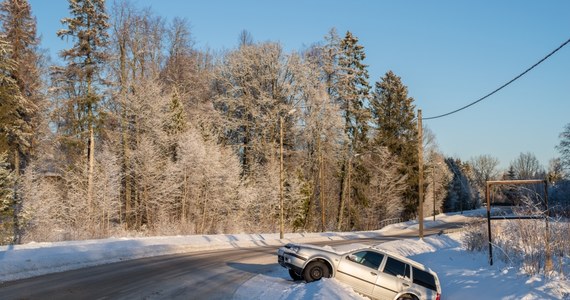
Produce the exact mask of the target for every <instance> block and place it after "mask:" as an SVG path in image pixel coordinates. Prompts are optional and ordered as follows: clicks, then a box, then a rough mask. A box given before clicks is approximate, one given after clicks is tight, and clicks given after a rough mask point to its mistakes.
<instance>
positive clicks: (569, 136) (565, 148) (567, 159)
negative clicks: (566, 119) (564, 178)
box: [556, 123, 570, 174]
mask: <svg viewBox="0 0 570 300" xmlns="http://www.w3.org/2000/svg"><path fill="white" fill-rule="evenodd" d="M556 150H558V152H560V162H561V163H562V166H563V167H564V168H565V169H566V171H567V172H568V174H570V123H568V124H566V126H564V130H563V131H562V132H561V133H560V144H558V145H557V146H556Z"/></svg>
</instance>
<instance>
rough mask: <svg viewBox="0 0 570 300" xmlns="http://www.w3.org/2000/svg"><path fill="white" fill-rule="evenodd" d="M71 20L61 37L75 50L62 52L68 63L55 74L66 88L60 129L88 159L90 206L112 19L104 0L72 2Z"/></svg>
mask: <svg viewBox="0 0 570 300" xmlns="http://www.w3.org/2000/svg"><path fill="white" fill-rule="evenodd" d="M69 11H70V14H71V17H66V18H63V19H62V20H61V22H62V24H64V25H66V27H67V28H64V29H61V30H59V31H58V32H57V35H58V36H59V37H61V38H70V39H72V41H73V43H74V44H73V46H72V47H71V48H69V49H66V50H63V51H62V52H61V54H60V55H61V57H62V58H63V59H64V60H65V61H66V62H67V65H66V67H65V68H59V69H57V71H56V72H55V74H56V77H55V78H56V79H57V80H58V81H63V85H64V87H65V88H66V96H67V97H66V98H67V99H66V103H65V104H64V107H63V112H62V113H64V114H65V119H64V120H65V122H64V123H63V124H61V125H63V126H61V127H60V128H59V129H60V130H61V131H62V133H63V134H64V135H65V136H66V137H67V138H68V139H69V140H70V141H71V143H72V144H71V145H70V146H71V148H76V151H79V153H81V154H84V155H83V157H87V170H88V171H87V177H88V179H87V181H88V183H87V187H86V188H87V195H86V200H87V203H88V206H90V205H91V204H92V203H93V201H94V199H93V185H94V183H93V176H94V168H95V149H96V146H95V139H96V130H97V127H99V126H100V125H101V121H102V114H101V110H100V108H101V102H102V99H103V96H102V94H101V90H100V89H101V85H102V83H103V81H102V67H103V65H104V64H105V63H106V62H107V60H108V55H107V46H108V37H109V36H108V32H107V29H108V28H109V23H108V18H109V17H108V16H107V13H106V11H105V1H104V0H70V1H69Z"/></svg>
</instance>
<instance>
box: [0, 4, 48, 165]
mask: <svg viewBox="0 0 570 300" xmlns="http://www.w3.org/2000/svg"><path fill="white" fill-rule="evenodd" d="M0 22H2V34H3V35H4V37H5V39H6V42H7V43H8V44H9V46H10V49H11V51H10V52H9V53H8V57H9V58H10V59H11V61H12V62H13V66H12V67H11V68H10V69H9V70H4V71H8V72H7V73H6V74H7V75H8V76H9V77H10V78H11V79H12V80H13V81H14V82H15V84H16V85H17V87H18V90H19V91H18V99H19V103H18V105H17V106H14V113H15V116H17V118H18V120H15V121H16V122H17V123H18V124H17V125H16V127H18V131H19V132H18V133H17V136H12V137H11V138H10V144H11V148H12V149H10V150H11V151H13V153H14V155H13V158H12V160H11V163H12V165H13V168H14V170H15V173H16V175H18V174H19V173H20V168H21V167H25V166H26V165H27V163H28V161H29V159H30V156H31V155H32V152H33V151H32V150H33V145H34V133H36V135H37V132H38V127H39V124H40V111H39V105H38V104H39V101H40V100H41V98H40V95H39V89H40V86H41V81H40V72H39V61H40V55H39V54H38V51H37V45H38V43H39V39H38V38H37V36H36V20H35V18H34V17H32V14H31V7H30V4H29V3H28V1H27V0H6V1H4V2H2V3H1V4H0ZM14 125H15V124H14Z"/></svg>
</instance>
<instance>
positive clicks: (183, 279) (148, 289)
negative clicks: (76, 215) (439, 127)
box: [0, 223, 462, 299]
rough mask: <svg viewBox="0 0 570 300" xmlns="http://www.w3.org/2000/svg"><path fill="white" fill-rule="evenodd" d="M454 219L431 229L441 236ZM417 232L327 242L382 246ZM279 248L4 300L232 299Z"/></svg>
mask: <svg viewBox="0 0 570 300" xmlns="http://www.w3.org/2000/svg"><path fill="white" fill-rule="evenodd" d="M461 225H462V224H455V223H450V224H446V225H445V226H442V227H438V228H433V229H429V230H426V235H427V234H436V233H438V232H440V231H441V230H442V229H449V228H455V227H459V226H461ZM414 236H415V235H412V234H409V235H397V236H396V235H395V236H379V237H378V238H373V239H359V240H344V241H327V242H321V243H314V244H321V245H325V244H327V245H340V244H350V243H354V242H358V243H365V244H366V243H369V244H379V243H382V242H386V241H390V240H394V239H402V238H411V237H414ZM276 251H277V247H257V248H244V249H231V250H220V251H208V252H199V253H190V254H177V255H166V256H158V257H151V258H144V259H137V260H131V261H125V262H119V263H113V264H107V265H101V266H96V267H90V268H84V269H79V270H74V271H68V272H62V273H55V274H49V275H44V276H39V277H34V278H29V279H23V280H18V281H12V282H6V283H2V284H0V299H231V297H232V295H233V294H234V293H235V291H236V290H237V289H238V288H239V287H240V286H241V285H242V284H243V283H244V282H246V281H247V280H249V279H250V278H252V277H253V276H256V275H258V274H263V273H266V272H268V271H270V270H271V269H274V268H275V267H276V265H277V258H276V255H275V253H276Z"/></svg>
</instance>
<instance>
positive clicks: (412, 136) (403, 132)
mask: <svg viewBox="0 0 570 300" xmlns="http://www.w3.org/2000/svg"><path fill="white" fill-rule="evenodd" d="M413 102H414V98H412V97H408V88H407V87H406V86H405V85H403V84H402V81H401V79H400V77H398V76H396V75H395V74H394V73H393V72H392V71H388V72H387V73H386V75H384V77H382V78H381V79H380V81H379V82H376V84H375V89H374V92H373V93H372V100H371V103H370V104H371V111H372V118H373V120H372V124H373V125H374V127H375V129H376V131H375V133H374V138H373V141H372V144H373V146H374V147H380V146H381V147H387V148H388V150H389V151H390V152H391V153H392V154H394V155H395V156H396V157H397V158H398V159H399V161H400V163H401V167H400V172H401V174H402V175H406V176H407V185H408V188H407V189H406V191H405V192H404V203H403V204H404V216H405V217H407V218H410V217H412V216H413V215H414V214H415V212H416V209H417V205H418V204H417V202H418V197H419V196H418V153H417V152H418V151H417V149H418V136H417V120H416V119H415V113H414V110H415V106H414V105H413Z"/></svg>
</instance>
